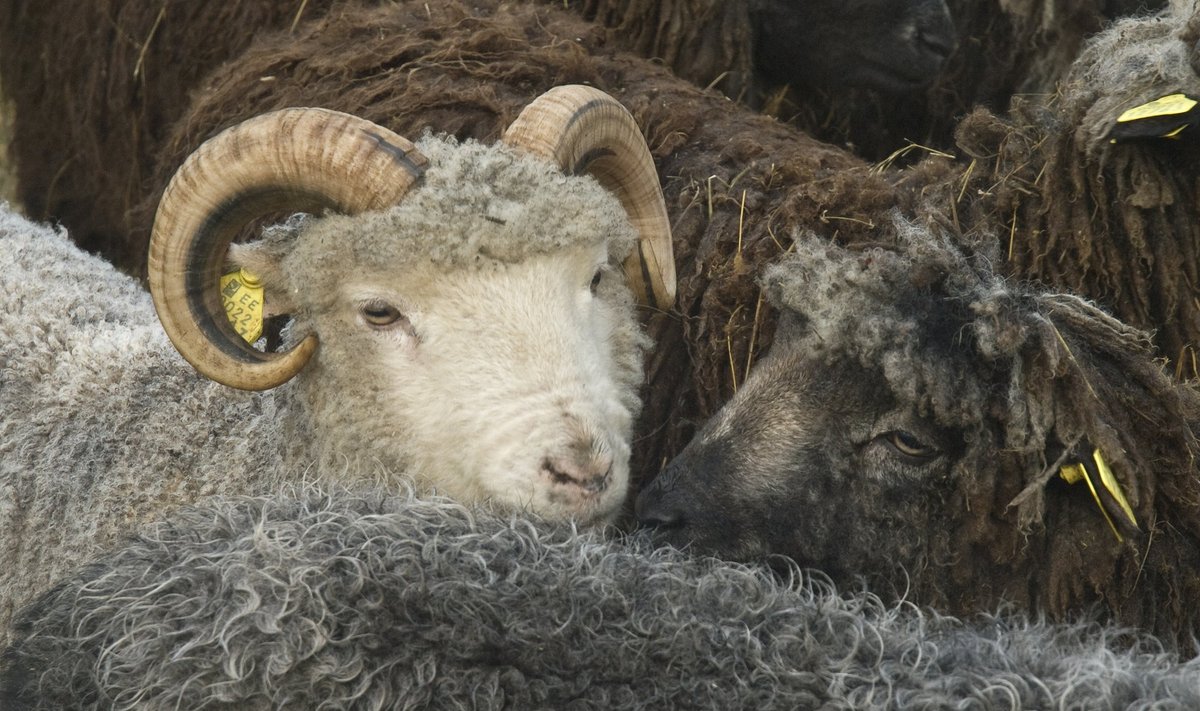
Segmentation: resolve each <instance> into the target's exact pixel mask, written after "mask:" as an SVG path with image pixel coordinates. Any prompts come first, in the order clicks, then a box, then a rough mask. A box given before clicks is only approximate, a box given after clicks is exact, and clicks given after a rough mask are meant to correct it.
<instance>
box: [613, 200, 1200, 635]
mask: <svg viewBox="0 0 1200 711" xmlns="http://www.w3.org/2000/svg"><path fill="white" fill-rule="evenodd" d="M898 229H899V231H900V233H901V235H902V237H903V239H904V243H903V245H902V246H901V248H899V249H898V250H883V249H878V248H876V249H866V250H862V251H858V250H846V249H843V248H839V247H833V246H830V245H829V244H828V242H826V241H824V240H818V239H813V240H802V241H798V242H797V243H796V250H795V254H794V255H792V256H789V257H788V258H787V259H786V260H785V261H783V262H782V263H781V264H779V265H778V266H775V267H773V268H772V269H771V270H769V271H768V272H767V274H766V277H765V288H766V290H767V293H768V294H769V297H770V299H771V301H772V303H774V304H775V305H776V306H777V307H778V308H779V309H780V311H781V314H782V315H781V319H780V321H779V327H778V331H777V332H776V336H775V342H774V344H773V346H772V348H771V351H770V353H769V354H768V355H767V356H766V357H765V358H763V359H762V360H761V361H760V362H759V363H758V364H757V366H756V367H755V369H754V370H753V371H752V372H751V374H750V377H749V379H748V380H746V381H745V382H744V383H743V384H742V386H741V388H740V389H739V390H738V392H737V394H736V395H735V396H734V397H733V399H732V400H730V401H729V403H727V404H726V405H725V406H724V407H723V408H722V409H721V411H720V412H718V413H717V414H716V415H715V416H714V417H713V418H712V419H711V420H709V422H708V423H707V424H705V425H704V427H703V429H702V430H701V431H700V432H699V434H698V435H697V436H696V438H695V439H694V440H693V441H692V443H691V444H689V445H688V446H687V447H686V448H685V449H684V451H683V452H682V453H681V454H680V455H679V456H678V457H676V458H675V459H674V461H672V462H671V464H670V465H669V466H668V467H667V468H666V470H665V471H664V472H663V473H662V474H661V475H659V477H658V478H657V479H655V480H654V481H653V482H652V483H651V484H650V486H649V487H647V488H646V489H645V490H643V491H642V493H641V495H640V496H639V498H638V501H637V511H638V515H639V517H640V518H641V520H642V521H643V522H644V523H646V524H647V525H650V526H654V527H655V528H656V531H657V532H658V533H659V534H660V537H661V539H662V540H664V541H668V542H671V543H674V544H676V545H680V546H691V547H693V548H695V549H697V550H700V551H704V552H709V553H713V554H716V555H720V556H724V557H728V558H732V559H741V560H752V559H759V558H764V557H769V556H786V557H788V558H790V559H792V560H794V561H796V562H797V563H798V564H800V565H802V566H811V567H814V568H818V569H820V570H822V571H824V572H825V573H827V574H828V575H830V576H831V577H832V579H833V580H834V581H835V582H838V583H840V584H856V583H855V581H858V580H860V579H862V580H865V581H866V582H867V584H868V586H869V588H870V589H872V590H875V591H878V592H879V593H880V594H883V595H885V596H886V595H888V594H896V595H903V596H905V597H906V598H907V599H909V600H911V601H913V602H916V603H918V604H923V605H925V604H928V605H932V606H934V607H936V608H937V609H939V610H943V611H947V612H953V613H967V612H970V611H974V610H988V609H995V607H996V606H997V605H999V604H1001V603H1008V604H1014V605H1016V606H1017V607H1018V608H1020V609H1025V610H1032V611H1035V612H1036V613H1039V614H1046V615H1049V616H1050V617H1052V618H1055V619H1064V618H1067V617H1069V616H1070V615H1072V614H1074V613H1075V612H1077V611H1079V610H1083V609H1090V608H1093V607H1095V608H1099V609H1100V611H1101V613H1102V614H1103V615H1105V616H1106V617H1107V618H1111V619H1115V620H1116V621H1117V622H1118V623H1120V624H1123V625H1138V626H1141V627H1143V628H1145V629H1146V630H1149V631H1151V632H1154V633H1155V634H1158V635H1160V636H1161V637H1162V638H1163V639H1164V640H1165V641H1166V643H1167V644H1172V645H1173V644H1175V643H1178V644H1179V645H1180V646H1181V648H1182V649H1190V648H1191V647H1192V645H1194V644H1195V643H1196V642H1195V640H1197V638H1200V607H1198V606H1197V605H1196V601H1197V600H1200V468H1198V466H1197V463H1196V455H1197V453H1198V452H1200V446H1198V443H1197V438H1196V429H1195V428H1196V427H1197V425H1198V423H1200V392H1197V390H1196V388H1194V387H1193V386H1192V385H1190V384H1177V383H1175V382H1174V381H1172V379H1171V377H1170V374H1169V373H1167V372H1164V369H1163V367H1162V364H1161V362H1159V361H1156V360H1155V359H1154V357H1153V355H1152V351H1151V350H1150V348H1149V341H1148V338H1147V336H1146V335H1145V334H1143V333H1141V332H1139V331H1136V330H1134V329H1131V328H1129V327H1127V326H1125V325H1124V324H1122V323H1121V322H1119V321H1117V320H1116V319H1113V318H1112V317H1110V316H1108V315H1107V314H1105V313H1103V312H1102V311H1100V310H1099V309H1098V308H1096V307H1095V306H1094V305H1092V304H1090V303H1089V302H1087V301H1084V300H1082V299H1080V298H1078V297H1075V296H1070V295H1064V294H1056V293H1047V292H1043V291H1038V290H1035V289H1032V288H1030V287H1026V286H1022V285H1019V284H1015V283H1009V282H1006V281H1005V280H1004V279H1002V278H1001V277H998V276H997V275H996V274H995V272H994V270H993V267H992V263H991V261H990V258H991V257H994V254H992V255H989V254H983V255H970V254H968V253H965V252H963V251H961V250H959V249H957V248H955V247H954V246H952V245H951V244H950V242H949V241H948V240H947V239H946V238H945V237H943V236H941V235H940V234H939V231H938V230H931V229H929V228H925V227H920V226H917V225H915V224H909V223H904V222H901V224H900V225H899V226H898ZM1095 450H1098V451H1099V452H1100V453H1101V459H1102V460H1104V462H1105V465H1106V466H1107V467H1109V469H1108V470H1107V471H1105V470H1104V466H1105V465H1100V464H1099V462H1097V463H1096V466H1095V469H1096V470H1097V471H1096V472H1093V473H1092V474H1089V475H1088V476H1087V477H1086V478H1087V480H1088V483H1087V484H1086V485H1085V484H1083V483H1077V484H1074V485H1072V484H1069V483H1068V480H1069V479H1070V477H1068V478H1067V479H1063V478H1062V477H1061V476H1060V472H1061V471H1062V468H1063V466H1064V465H1069V464H1073V463H1077V462H1090V461H1091V460H1092V459H1093V452H1094V451H1095ZM1088 466H1089V468H1090V467H1091V464H1090V463H1089V465H1088ZM1107 472H1111V474H1110V473H1107ZM1097 475H1098V476H1099V477H1100V478H1099V479H1097V478H1096V476H1097ZM1102 480H1103V481H1107V482H1109V483H1108V484H1104V483H1103V481H1102ZM1091 487H1094V489H1093V490H1092V491H1091V492H1089V488H1091ZM1196 651H1200V648H1198V649H1197V650H1196Z"/></svg>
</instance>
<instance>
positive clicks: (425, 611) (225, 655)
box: [0, 492, 1200, 711]
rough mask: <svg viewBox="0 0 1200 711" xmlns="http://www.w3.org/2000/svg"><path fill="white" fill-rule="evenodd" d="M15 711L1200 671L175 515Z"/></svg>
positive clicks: (1170, 696)
mask: <svg viewBox="0 0 1200 711" xmlns="http://www.w3.org/2000/svg"><path fill="white" fill-rule="evenodd" d="M16 637H17V639H18V641H17V643H16V644H14V645H13V646H12V647H11V648H10V649H9V650H8V651H7V652H6V653H5V655H4V657H3V660H2V661H0V704H3V706H4V708H5V709H6V711H33V710H34V709H46V710H50V709H53V710H54V711H66V710H72V711H74V710H82V709H110V710H116V709H134V708H136V709H145V710H154V711H157V710H160V709H161V710H164V711H165V710H167V709H172V710H179V709H200V708H204V709H239V710H246V709H284V708H286V709H295V710H297V711H304V710H308V709H313V710H316V709H329V708H337V709H346V710H347V711H352V710H359V709H364V710H365V709H406V708H475V709H502V708H503V709H513V708H520V709H563V708H570V709H604V710H606V711H607V710H612V709H620V710H631V711H632V710H634V709H666V708H671V709H780V710H785V709H786V710H789V711H790V710H793V709H816V708H823V709H824V708H828V709H851V708H852V709H879V710H880V711H882V710H884V709H896V708H914V709H994V708H1003V709H1029V710H1030V711H1032V710H1033V709H1050V708H1079V709H1112V710H1113V711H1117V710H1118V709H1129V708H1154V709H1162V710H1163V711H1186V710H1188V709H1194V708H1197V707H1198V706H1200V686H1198V685H1197V684H1196V679H1197V678H1198V677H1200V660H1193V661H1190V662H1186V663H1180V661H1179V659H1178V658H1177V657H1175V656H1174V655H1172V654H1169V653H1165V652H1164V651H1163V650H1162V649H1161V647H1159V646H1158V645H1156V644H1155V642H1154V641H1153V640H1150V639H1147V638H1143V637H1141V636H1140V635H1137V634H1136V633H1131V632H1130V631H1128V630H1122V629H1119V628H1114V627H1103V626H1099V625H1096V624H1084V623H1075V624H1069V625H1065V624H1064V625H1057V626H1055V625H1047V624H1044V623H1037V622H1032V621H1029V620H1028V619H1023V618H1021V617H1019V616H1011V617H1010V616H999V617H988V616H980V617H979V618H976V619H972V620H969V621H965V622H960V621H957V620H954V619H950V618H945V617H940V616H938V615H936V614H932V613H927V612H922V611H919V610H917V609H916V608H914V607H912V606H909V605H900V606H890V605H885V604H882V603H881V602H880V601H879V600H878V598H875V597H873V596H871V595H869V594H862V593H860V594H857V595H850V596H846V597H841V596H839V595H837V594H836V593H835V591H834V590H833V589H831V588H830V587H829V586H828V585H827V584H826V583H824V582H822V581H821V579H819V578H817V579H808V578H806V577H804V576H801V575H800V574H799V573H797V574H796V576H795V577H793V578H792V581H791V582H780V581H779V580H777V579H775V578H773V577H772V576H770V575H769V574H767V573H764V572H763V571H761V570H756V569H752V568H747V567H742V566H739V565H736V564H732V563H726V562H720V561H716V560H712V559H706V560H690V559H687V558H685V557H683V556H681V555H679V554H677V553H675V552H673V551H671V550H669V549H659V550H651V549H650V548H649V547H648V546H646V545H644V544H640V543H639V542H637V541H626V542H612V541H606V540H603V539H601V538H600V537H599V536H597V535H595V534H591V533H584V534H578V533H575V532H573V531H571V530H569V529H567V528H565V527H559V528H548V527H545V526H542V525H539V524H536V523H532V522H529V521H527V520H515V519H500V518H496V517H494V516H490V515H487V514H479V513H477V512H470V511H468V510H466V509H464V508H462V507H460V506H457V505H454V504H451V503H448V502H445V501H437V500H432V501H431V500H415V499H411V498H407V497H404V496H399V497H395V498H387V497H381V496H379V495H377V494H376V495H360V494H348V493H344V492H334V493H331V494H327V495H324V496H318V495H309V496H300V497H296V498H293V497H283V496H279V497H273V498H265V499H243V498H235V499H231V500H223V501H216V502H211V503H210V504H208V505H206V506H205V507H203V508H198V509H188V510H182V511H179V512H177V513H176V514H175V515H173V516H172V517H171V519H170V521H169V522H164V523H161V524H159V525H155V526H152V527H150V528H148V529H147V530H146V531H145V532H143V533H142V534H141V535H140V536H139V537H138V538H137V539H135V540H133V541H130V542H129V543H127V544H125V545H123V546H122V547H120V548H119V549H118V550H116V551H114V552H113V553H111V554H109V555H105V556H102V557H99V558H97V559H95V560H94V561H93V563H92V564H91V565H89V566H88V567H86V568H84V569H83V570H81V571H80V572H79V573H78V574H76V575H74V576H72V577H71V578H70V579H67V580H64V581H63V582H62V584H60V585H59V586H57V587H56V588H55V589H53V590H52V591H49V592H48V593H47V594H46V595H44V596H42V597H41V598H39V599H38V601H37V602H36V603H34V604H33V605H32V606H30V607H29V608H28V609H27V610H25V612H24V613H22V615H21V617H20V619H19V621H18V623H17V633H16Z"/></svg>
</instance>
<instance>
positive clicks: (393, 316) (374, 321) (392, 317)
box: [359, 301, 404, 328]
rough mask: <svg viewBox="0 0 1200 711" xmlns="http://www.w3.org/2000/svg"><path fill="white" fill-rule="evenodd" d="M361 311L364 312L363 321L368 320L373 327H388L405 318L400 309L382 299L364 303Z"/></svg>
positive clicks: (368, 323)
mask: <svg viewBox="0 0 1200 711" xmlns="http://www.w3.org/2000/svg"><path fill="white" fill-rule="evenodd" d="M359 312H360V313H361V314H362V317H363V321H366V322H367V325H368V326H370V327H372V328H386V327H388V326H391V325H393V324H395V323H396V322H397V321H399V320H400V319H402V318H404V315H403V314H401V313H400V310H399V309H397V308H396V307H395V306H392V305H391V304H387V303H384V302H382V301H373V302H371V303H369V304H364V305H363V306H362V307H361V308H360V309H359Z"/></svg>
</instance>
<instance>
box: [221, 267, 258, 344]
mask: <svg viewBox="0 0 1200 711" xmlns="http://www.w3.org/2000/svg"><path fill="white" fill-rule="evenodd" d="M221 303H223V304H224V305H225V315H226V316H227V317H228V318H229V324H230V325H231V326H233V330H235V331H237V332H238V335H239V336H241V337H242V338H243V339H245V341H246V343H254V342H255V341H257V340H258V339H259V337H261V336H262V332H263V285H262V282H260V281H259V280H258V277H256V276H254V275H253V274H251V273H250V272H248V271H246V270H245V269H239V270H237V271H236V272H230V273H229V274H226V275H225V276H223V277H221Z"/></svg>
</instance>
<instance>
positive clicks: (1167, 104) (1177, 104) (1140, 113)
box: [1117, 94, 1196, 123]
mask: <svg viewBox="0 0 1200 711" xmlns="http://www.w3.org/2000/svg"><path fill="white" fill-rule="evenodd" d="M1195 105H1196V101H1195V99H1189V98H1188V97H1187V96H1185V95H1183V94H1170V95H1168V96H1164V97H1162V98H1159V99H1155V100H1154V101H1151V102H1150V103H1148V104H1142V105H1141V106H1135V107H1133V108H1132V109H1128V110H1126V111H1125V112H1124V113H1122V114H1121V115H1120V116H1118V117H1117V123H1126V122H1129V121H1141V120H1142V119H1148V118H1153V117H1155V116H1174V115H1176V114H1185V113H1187V112H1188V111H1191V110H1192V108H1193V107H1194V106H1195Z"/></svg>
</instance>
